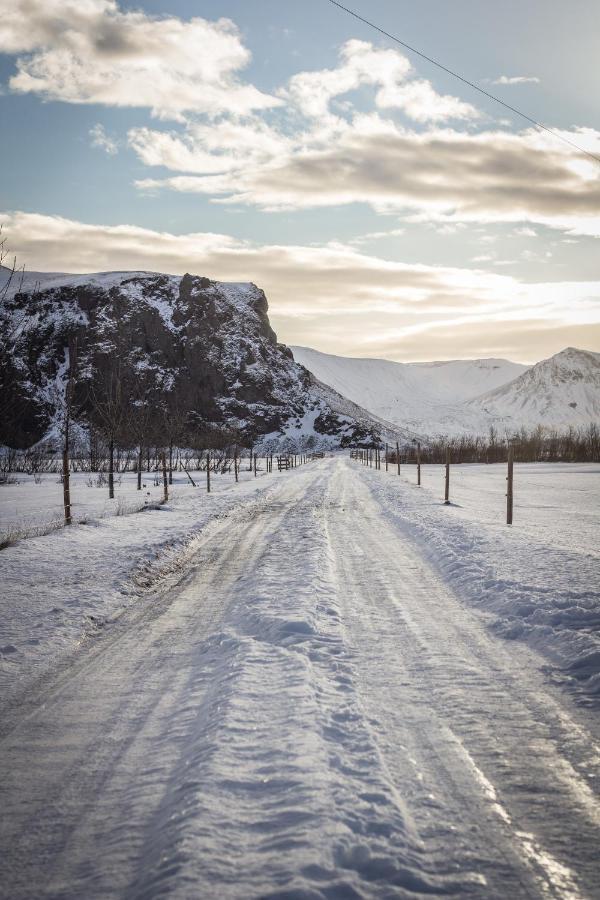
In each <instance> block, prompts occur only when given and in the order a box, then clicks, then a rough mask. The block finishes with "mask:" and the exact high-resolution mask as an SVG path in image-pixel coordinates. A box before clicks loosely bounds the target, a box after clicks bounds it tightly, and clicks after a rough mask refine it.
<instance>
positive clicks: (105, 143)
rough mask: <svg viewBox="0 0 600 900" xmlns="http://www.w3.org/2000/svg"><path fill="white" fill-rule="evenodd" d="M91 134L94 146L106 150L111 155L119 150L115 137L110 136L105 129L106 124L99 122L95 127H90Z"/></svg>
mask: <svg viewBox="0 0 600 900" xmlns="http://www.w3.org/2000/svg"><path fill="white" fill-rule="evenodd" d="M89 135H90V137H91V139H92V142H91V143H92V147H97V148H98V149H99V150H104V152H105V153H108V155H109V156H114V155H115V154H116V153H117V152H118V144H117V142H116V141H115V140H113V138H111V137H109V136H108V134H107V133H106V131H105V130H104V125H101V124H100V122H98V123H97V124H96V125H94V127H93V128H90V130H89Z"/></svg>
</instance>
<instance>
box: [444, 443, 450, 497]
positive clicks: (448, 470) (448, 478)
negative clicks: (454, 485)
mask: <svg viewBox="0 0 600 900" xmlns="http://www.w3.org/2000/svg"><path fill="white" fill-rule="evenodd" d="M444 504H445V505H446V506H449V505H450V447H446V486H445V489H444Z"/></svg>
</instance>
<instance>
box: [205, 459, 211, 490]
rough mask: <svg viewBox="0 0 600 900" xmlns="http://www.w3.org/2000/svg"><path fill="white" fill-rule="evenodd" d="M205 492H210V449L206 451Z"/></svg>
mask: <svg viewBox="0 0 600 900" xmlns="http://www.w3.org/2000/svg"><path fill="white" fill-rule="evenodd" d="M206 493H207V494H210V451H209V450H207V451H206Z"/></svg>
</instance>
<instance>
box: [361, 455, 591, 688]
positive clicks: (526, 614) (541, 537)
mask: <svg viewBox="0 0 600 900" xmlns="http://www.w3.org/2000/svg"><path fill="white" fill-rule="evenodd" d="M357 465H358V463H357ZM421 472H422V476H421V478H422V487H421V488H420V489H419V488H418V487H416V484H415V482H416V467H415V466H402V467H401V477H400V481H399V483H397V484H394V483H392V484H390V483H389V479H392V482H393V481H397V475H394V474H393V473H394V468H393V467H392V466H390V468H389V473H388V476H386V475H385V471H383V472H375V471H374V470H368V472H367V477H369V478H370V479H371V481H372V483H373V489H374V490H375V492H376V494H377V496H378V497H379V498H380V501H381V503H382V506H383V507H384V508H385V509H386V510H387V512H388V515H391V516H392V517H393V518H394V520H395V521H396V522H398V523H399V524H400V525H401V527H402V528H403V529H404V530H405V531H406V533H407V534H409V535H410V537H411V539H413V540H416V541H417V542H418V544H419V546H420V547H421V550H422V552H423V553H424V554H425V555H426V557H427V558H428V559H429V560H430V561H431V563H432V564H433V565H434V566H435V568H436V569H437V571H439V572H440V574H441V575H442V577H443V578H444V580H445V581H446V582H447V583H449V584H451V585H452V586H453V588H454V589H455V590H456V592H457V594H458V595H459V596H460V597H461V598H462V599H463V600H465V601H468V602H471V603H474V604H476V605H477V606H478V607H479V608H480V609H482V610H485V611H487V612H490V613H493V614H494V615H495V619H494V628H495V629H496V630H497V631H498V633H500V634H502V635H504V636H505V637H513V638H524V639H526V640H527V641H528V642H529V643H530V644H531V645H532V646H534V647H535V648H536V649H537V650H539V651H540V652H542V653H544V654H545V655H546V656H547V657H548V658H549V659H550V660H551V661H552V662H554V663H555V664H558V665H559V666H561V668H565V667H566V668H567V670H568V672H569V677H571V678H572V679H573V680H574V682H575V683H576V684H577V685H578V686H579V688H580V689H582V690H584V691H585V693H586V695H588V696H590V695H592V696H593V695H599V694H600V542H599V541H598V535H599V534H600V466H599V465H597V464H559V463H556V464H553V463H528V464H523V465H515V475H514V494H515V503H514V524H513V525H512V526H511V527H508V526H506V525H505V521H506V519H505V517H506V498H505V493H506V466H505V465H490V466H486V465H463V466H452V467H451V474H450V498H451V505H450V506H444V505H443V498H444V467H443V466H434V465H431V466H422V468H421ZM582 702H592V701H591V699H590V700H588V701H584V700H582Z"/></svg>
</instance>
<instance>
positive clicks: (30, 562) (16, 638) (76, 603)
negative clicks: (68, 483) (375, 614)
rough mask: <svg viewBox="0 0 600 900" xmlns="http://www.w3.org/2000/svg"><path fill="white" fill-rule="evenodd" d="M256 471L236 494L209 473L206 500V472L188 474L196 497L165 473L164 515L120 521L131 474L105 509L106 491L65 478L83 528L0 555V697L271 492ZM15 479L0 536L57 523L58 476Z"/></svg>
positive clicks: (244, 476)
mask: <svg viewBox="0 0 600 900" xmlns="http://www.w3.org/2000/svg"><path fill="white" fill-rule="evenodd" d="M257 471H258V474H257V477H254V474H253V473H252V472H249V471H248V470H247V461H243V464H242V468H241V471H240V475H239V478H240V481H239V484H237V485H236V484H235V479H234V476H233V474H232V473H228V474H226V475H214V474H212V473H211V492H210V494H208V493H207V492H206V473H205V472H198V473H196V472H193V473H192V478H193V479H194V480H195V481H196V484H197V487H196V488H193V487H192V485H191V484H190V482H189V481H188V479H187V476H186V475H185V473H174V484H173V485H172V486H171V487H172V490H171V497H170V499H169V502H168V503H167V504H166V505H163V506H161V507H160V509H156V508H154V507H153V506H150V508H148V509H147V510H143V511H142V512H137V513H134V514H129V515H128V514H124V515H119V514H118V511H119V510H121V512H123V513H127V511H128V510H133V509H137V508H138V504H141V505H142V506H143V504H144V502H145V501H144V499H141V498H140V495H139V492H138V491H137V490H136V476H135V475H134V474H132V473H123V475H122V476H121V479H120V483H116V484H115V494H116V496H115V499H114V500H108V497H107V493H108V491H107V488H106V486H104V487H102V488H97V487H88V486H87V480H88V479H89V478H90V476H89V475H86V474H76V475H75V476H73V482H72V498H73V504H74V505H73V516H74V518H75V520H79V519H83V520H84V521H85V524H80V525H74V526H72V527H71V528H60V529H59V530H57V531H53V532H51V533H50V534H46V535H42V536H40V537H29V538H26V539H24V540H19V541H17V542H16V543H15V544H14V545H13V546H9V547H7V548H6V549H5V550H2V551H0V573H1V577H2V581H3V589H2V604H1V606H0V694H1V695H3V696H4V697H5V698H7V697H10V696H11V695H13V694H14V692H15V690H18V689H19V682H20V680H21V679H22V678H24V679H25V680H27V679H29V678H32V677H33V676H35V675H40V674H41V673H42V672H43V671H44V670H45V668H46V667H47V666H49V665H53V664H54V663H55V662H56V660H57V658H59V657H60V656H61V654H63V653H66V652H69V651H71V650H72V649H74V648H75V647H77V646H79V644H80V643H81V641H82V640H84V639H85V637H86V636H87V635H89V634H90V633H95V632H96V631H97V629H98V628H99V627H102V625H103V623H104V621H105V620H106V619H107V618H108V617H110V616H113V615H114V614H115V613H118V612H119V611H120V610H122V609H123V608H124V607H125V606H127V605H128V604H130V603H131V602H133V601H134V600H135V599H136V598H137V597H138V596H139V595H140V592H142V593H143V591H144V587H145V585H146V584H147V583H148V581H149V580H151V579H152V578H153V577H154V575H153V573H154V572H158V571H162V570H165V569H166V570H168V569H169V568H170V567H171V566H174V567H175V569H177V566H178V565H183V564H184V559H185V554H184V550H185V548H186V547H188V545H189V544H190V542H191V541H193V539H194V537H195V536H197V535H198V534H199V533H200V532H201V531H202V529H203V528H205V527H206V526H207V525H209V524H210V523H212V524H213V525H214V523H215V522H217V521H218V520H219V517H221V516H226V515H228V514H229V512H230V511H231V510H232V509H238V508H239V507H240V504H241V503H242V504H243V503H244V502H246V501H248V499H249V498H252V497H253V496H254V495H255V494H256V493H257V492H258V493H260V492H261V491H264V490H266V489H267V488H268V487H269V486H272V484H271V482H270V481H268V479H267V478H266V476H265V472H264V466H263V467H261V468H260V469H258V470H257ZM276 475H277V472H275V473H274V474H273V476H271V478H274V477H275V476H276ZM94 477H95V476H94ZM19 478H20V479H22V480H21V481H20V483H18V484H8V485H4V486H2V487H1V488H0V502H1V503H2V507H1V509H2V516H1V520H0V521H1V522H2V524H1V526H0V530H1V531H3V532H4V533H6V532H10V531H11V529H12V528H13V525H14V526H16V527H18V528H25V529H27V528H34V527H36V526H38V525H42V526H43V525H47V524H48V523H52V522H55V521H57V522H60V521H61V520H62V486H61V485H60V484H58V483H57V476H55V475H48V476H43V480H42V482H41V484H35V482H34V481H33V478H28V477H27V476H19ZM184 479H185V481H184ZM186 482H187V484H186ZM144 483H146V485H147V488H146V490H145V491H144V492H143V494H144V496H145V499H147V500H148V501H149V502H152V503H154V502H155V501H159V500H160V499H161V497H162V487H155V486H154V476H153V475H151V476H150V478H149V479H148V480H147V481H145V482H144ZM146 495H147V496H146ZM11 523H13V524H11Z"/></svg>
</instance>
